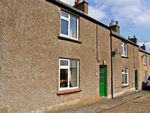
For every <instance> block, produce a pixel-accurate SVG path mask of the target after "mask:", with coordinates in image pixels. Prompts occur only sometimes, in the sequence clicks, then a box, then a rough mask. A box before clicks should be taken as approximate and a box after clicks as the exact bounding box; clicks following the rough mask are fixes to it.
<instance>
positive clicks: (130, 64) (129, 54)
mask: <svg viewBox="0 0 150 113" xmlns="http://www.w3.org/2000/svg"><path fill="white" fill-rule="evenodd" d="M110 27H111V28H112V29H113V31H112V32H111V36H112V37H111V38H112V51H114V52H115V51H116V50H117V53H116V54H115V53H114V55H113V56H112V65H113V67H112V68H113V69H112V72H113V95H114V97H117V96H119V95H122V94H124V93H129V92H133V91H135V90H138V77H139V74H138V70H139V60H138V59H139V55H138V51H139V46H138V45H137V39H136V37H135V36H134V38H130V37H129V38H128V39H126V38H124V37H123V36H121V35H120V27H119V26H118V22H116V25H112V24H110Z"/></svg>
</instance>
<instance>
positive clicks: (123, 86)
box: [121, 85, 129, 88]
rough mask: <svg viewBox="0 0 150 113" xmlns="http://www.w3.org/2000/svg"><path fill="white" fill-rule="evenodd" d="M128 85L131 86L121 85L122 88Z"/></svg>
mask: <svg viewBox="0 0 150 113" xmlns="http://www.w3.org/2000/svg"><path fill="white" fill-rule="evenodd" d="M128 86H129V85H122V86H121V87H122V88H125V87H128Z"/></svg>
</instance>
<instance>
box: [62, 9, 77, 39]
mask: <svg viewBox="0 0 150 113" xmlns="http://www.w3.org/2000/svg"><path fill="white" fill-rule="evenodd" d="M61 12H64V13H66V12H65V11H61ZM66 14H68V18H66V17H63V16H61V19H63V20H66V21H68V35H65V34H61V19H60V36H63V37H66V38H70V39H73V40H78V36H79V34H78V33H79V32H78V30H79V28H78V27H79V23H78V20H79V19H78V18H77V17H75V16H73V15H71V16H73V17H75V18H76V19H77V37H76V38H74V37H70V14H69V13H66Z"/></svg>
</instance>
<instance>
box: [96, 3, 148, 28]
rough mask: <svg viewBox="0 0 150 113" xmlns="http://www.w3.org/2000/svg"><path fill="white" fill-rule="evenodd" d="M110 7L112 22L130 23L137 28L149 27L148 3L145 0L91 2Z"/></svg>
mask: <svg viewBox="0 0 150 113" xmlns="http://www.w3.org/2000/svg"><path fill="white" fill-rule="evenodd" d="M93 1H94V2H95V3H97V4H102V3H103V4H105V5H109V7H111V13H112V15H113V17H114V20H118V21H125V20H127V21H132V22H134V23H135V24H136V25H137V26H141V25H142V26H149V25H150V7H149V5H150V2H148V1H147V2H146V0H93Z"/></svg>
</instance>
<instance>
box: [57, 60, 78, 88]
mask: <svg viewBox="0 0 150 113" xmlns="http://www.w3.org/2000/svg"><path fill="white" fill-rule="evenodd" d="M78 69H79V61H78V60H74V59H59V90H60V91H61V90H70V89H77V88H78V79H79V74H78Z"/></svg>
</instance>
